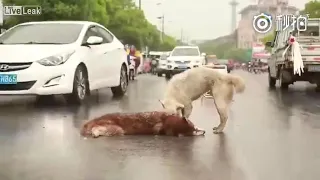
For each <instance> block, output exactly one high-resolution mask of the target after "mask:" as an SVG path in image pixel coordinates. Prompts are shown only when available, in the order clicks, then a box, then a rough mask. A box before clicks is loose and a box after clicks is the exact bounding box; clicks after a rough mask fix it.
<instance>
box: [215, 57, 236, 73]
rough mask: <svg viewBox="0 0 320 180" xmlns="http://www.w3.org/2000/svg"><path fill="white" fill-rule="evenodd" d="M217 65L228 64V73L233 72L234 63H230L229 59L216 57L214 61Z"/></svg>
mask: <svg viewBox="0 0 320 180" xmlns="http://www.w3.org/2000/svg"><path fill="white" fill-rule="evenodd" d="M212 63H213V64H215V65H226V66H227V71H228V73H230V72H231V70H232V69H233V65H231V64H230V61H229V60H228V59H216V60H213V62H212Z"/></svg>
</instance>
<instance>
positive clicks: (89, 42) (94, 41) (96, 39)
mask: <svg viewBox="0 0 320 180" xmlns="http://www.w3.org/2000/svg"><path fill="white" fill-rule="evenodd" d="M102 42H103V39H102V38H101V37H98V36H90V37H89V38H88V40H87V45H98V44H102Z"/></svg>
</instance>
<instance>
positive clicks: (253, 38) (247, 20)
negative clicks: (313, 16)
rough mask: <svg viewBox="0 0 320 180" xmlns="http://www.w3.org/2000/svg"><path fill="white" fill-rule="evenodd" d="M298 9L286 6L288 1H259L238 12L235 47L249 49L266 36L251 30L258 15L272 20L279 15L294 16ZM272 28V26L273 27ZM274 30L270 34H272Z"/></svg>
mask: <svg viewBox="0 0 320 180" xmlns="http://www.w3.org/2000/svg"><path fill="white" fill-rule="evenodd" d="M297 11H298V9H297V8H296V7H293V6H289V5H288V0H259V2H258V4H256V5H249V6H247V7H245V8H244V9H242V10H241V11H240V15H241V19H240V21H239V25H238V31H237V32H238V34H237V47H238V48H241V49H250V48H251V47H252V44H253V43H257V42H260V40H261V39H262V38H263V37H264V36H266V35H267V34H259V33H256V32H255V31H254V29H253V25H252V21H253V17H254V16H256V15H259V14H260V13H267V14H269V15H271V16H272V18H273V19H275V17H276V16H277V15H280V14H296V13H297ZM273 27H274V26H273ZM273 31H274V29H272V30H271V31H270V32H271V33H272V32H273Z"/></svg>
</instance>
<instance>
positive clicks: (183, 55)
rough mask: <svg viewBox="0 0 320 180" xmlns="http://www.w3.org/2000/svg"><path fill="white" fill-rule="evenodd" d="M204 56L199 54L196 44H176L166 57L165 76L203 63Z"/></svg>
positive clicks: (168, 76)
mask: <svg viewBox="0 0 320 180" xmlns="http://www.w3.org/2000/svg"><path fill="white" fill-rule="evenodd" d="M204 58H205V57H203V56H201V54H200V50H199V47H198V46H177V47H175V48H174V49H173V50H172V52H171V53H170V56H169V57H168V58H167V68H166V72H165V74H166V77H167V78H170V77H171V76H172V75H174V74H177V73H180V72H183V71H185V70H187V69H191V68H197V67H200V66H202V65H203V64H204V60H205V59H204Z"/></svg>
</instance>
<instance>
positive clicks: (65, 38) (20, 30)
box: [0, 23, 83, 44]
mask: <svg viewBox="0 0 320 180" xmlns="http://www.w3.org/2000/svg"><path fill="white" fill-rule="evenodd" d="M82 29H83V25H82V24H72V23H70V24H67V23H39V24H24V25H18V26H16V27H14V28H12V29H10V30H9V31H6V32H5V33H3V34H1V36H0V42H1V43H3V44H70V43H74V42H76V41H77V40H78V38H79V35H80V32H81V31H82Z"/></svg>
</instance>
